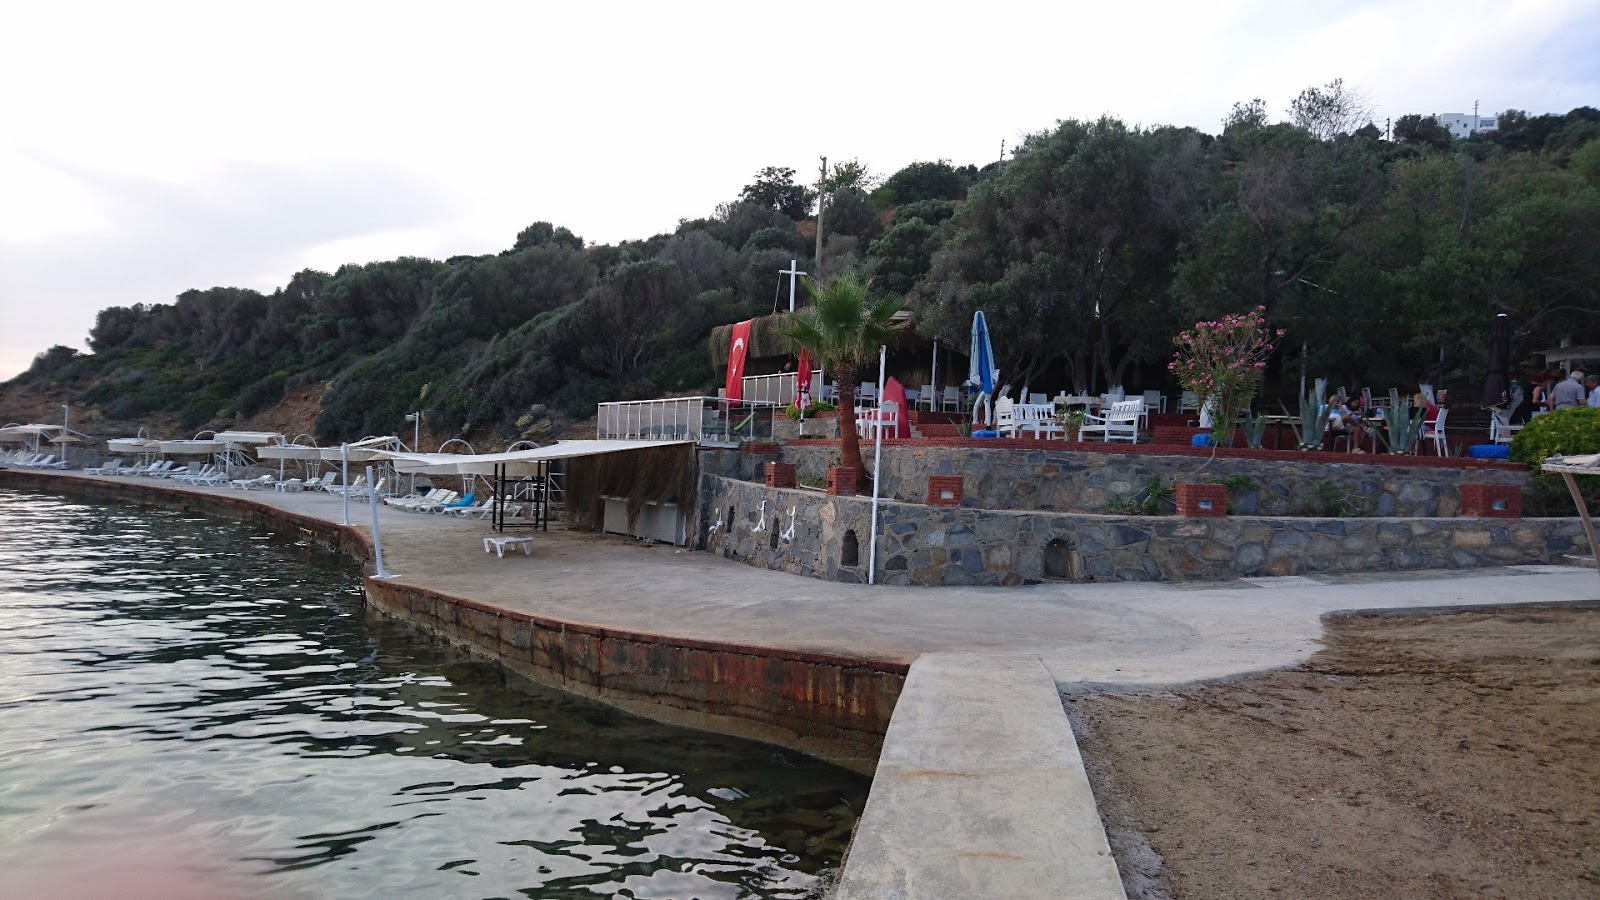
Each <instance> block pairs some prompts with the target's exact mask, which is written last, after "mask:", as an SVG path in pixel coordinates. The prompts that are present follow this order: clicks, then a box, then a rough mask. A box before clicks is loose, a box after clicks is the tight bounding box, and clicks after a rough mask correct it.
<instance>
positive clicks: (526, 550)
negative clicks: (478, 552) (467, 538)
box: [483, 536, 533, 559]
mask: <svg viewBox="0 0 1600 900" xmlns="http://www.w3.org/2000/svg"><path fill="white" fill-rule="evenodd" d="M507 547H510V548H512V549H513V550H515V549H516V548H518V547H521V548H522V555H523V556H532V555H533V538H531V537H493V536H491V537H486V538H484V539H483V552H485V553H488V552H489V551H490V550H493V551H494V552H495V555H497V556H499V557H500V558H501V559H505V558H506V548H507Z"/></svg>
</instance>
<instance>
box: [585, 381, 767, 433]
mask: <svg viewBox="0 0 1600 900" xmlns="http://www.w3.org/2000/svg"><path fill="white" fill-rule="evenodd" d="M790 384H791V388H792V386H793V376H790ZM782 410H783V407H782V406H780V405H779V404H777V403H773V402H768V401H754V400H725V399H722V398H720V397H673V398H671V399H668V400H623V401H618V402H613V403H602V404H600V407H599V409H598V411H597V412H596V416H595V418H596V422H595V437H596V438H599V439H601V440H608V439H610V440H641V441H665V440H694V441H702V442H722V443H735V442H738V441H741V440H757V439H769V438H771V437H772V423H773V420H774V418H775V417H776V416H778V415H781V414H782Z"/></svg>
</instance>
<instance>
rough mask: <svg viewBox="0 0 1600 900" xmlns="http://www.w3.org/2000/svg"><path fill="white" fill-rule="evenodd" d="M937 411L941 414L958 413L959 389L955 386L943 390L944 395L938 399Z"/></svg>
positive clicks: (959, 405) (959, 408)
mask: <svg viewBox="0 0 1600 900" xmlns="http://www.w3.org/2000/svg"><path fill="white" fill-rule="evenodd" d="M939 409H940V411H941V412H960V411H961V389H960V388H958V387H956V386H955V385H950V386H949V387H947V388H945V389H944V393H943V394H942V395H940V397H939Z"/></svg>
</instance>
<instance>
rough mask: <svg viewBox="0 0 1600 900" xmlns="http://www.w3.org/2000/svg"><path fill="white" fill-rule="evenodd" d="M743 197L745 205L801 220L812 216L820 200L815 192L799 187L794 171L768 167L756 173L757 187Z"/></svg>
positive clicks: (748, 187)
mask: <svg viewBox="0 0 1600 900" xmlns="http://www.w3.org/2000/svg"><path fill="white" fill-rule="evenodd" d="M739 196H741V197H743V198H744V200H745V202H747V203H754V204H756V205H757V206H764V207H766V208H768V209H772V210H776V211H777V212H780V213H783V214H784V215H785V216H788V217H789V218H790V219H794V220H799V219H804V218H806V217H807V216H809V215H811V204H812V203H813V202H814V201H815V200H816V199H817V195H816V192H815V191H812V190H810V189H809V188H807V187H805V186H804V185H800V184H796V183H795V180H794V170H793V169H787V168H779V167H777V166H768V167H766V168H765V169H762V170H761V171H759V172H757V173H756V180H755V183H754V184H747V185H745V186H744V190H743V191H741V192H740V194H739Z"/></svg>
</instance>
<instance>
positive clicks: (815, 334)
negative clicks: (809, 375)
mask: <svg viewBox="0 0 1600 900" xmlns="http://www.w3.org/2000/svg"><path fill="white" fill-rule="evenodd" d="M805 284H806V292H807V293H809V294H810V295H811V305H810V306H808V307H806V308H804V309H800V310H796V311H795V312H792V313H789V314H788V319H787V321H786V323H785V325H784V326H783V329H782V331H783V334H784V335H785V336H786V337H788V338H790V339H791V340H793V341H794V342H795V343H797V344H799V345H800V346H802V347H805V348H806V349H807V350H810V351H811V355H812V356H813V357H814V358H815V359H816V361H817V363H818V364H819V365H820V366H822V369H823V371H825V372H827V373H828V374H830V375H832V376H833V377H834V378H835V379H837V380H838V382H839V409H840V410H841V415H840V418H839V456H840V464H841V465H843V466H846V467H848V468H853V469H855V470H856V471H857V472H861V473H863V474H865V472H866V468H865V467H864V466H863V465H862V463H861V442H860V440H859V439H858V438H857V436H856V429H855V425H854V423H853V422H852V421H851V420H850V411H851V410H853V409H855V399H856V395H855V388H856V385H857V384H858V383H859V379H860V377H861V372H862V371H863V369H865V368H866V367H868V366H869V365H871V362H872V360H874V359H876V358H877V355H878V348H879V347H881V346H883V345H884V344H887V343H888V342H889V337H890V336H891V335H892V334H894V332H895V331H896V330H897V329H898V328H899V327H900V326H899V325H898V324H897V323H896V322H895V321H894V316H895V313H898V312H899V311H900V307H901V303H900V299H899V298H898V297H894V296H891V295H887V294H881V295H877V296H874V295H873V292H872V289H871V286H870V285H869V284H868V283H867V282H865V281H863V280H861V279H860V278H859V277H857V276H856V275H855V274H854V273H851V272H844V273H842V274H839V275H835V276H834V277H832V278H830V279H829V280H828V282H827V284H826V285H825V286H823V287H820V288H819V287H818V286H817V283H816V282H815V281H814V280H812V279H810V278H807V279H806V281H805ZM900 414H901V415H905V414H906V413H905V411H904V410H901V413H900Z"/></svg>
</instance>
